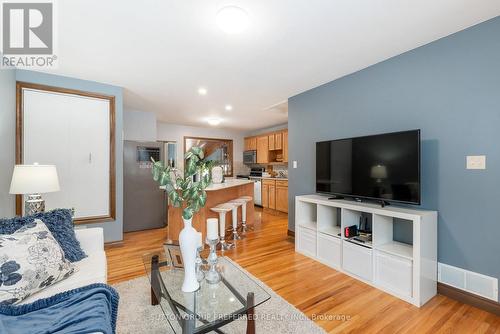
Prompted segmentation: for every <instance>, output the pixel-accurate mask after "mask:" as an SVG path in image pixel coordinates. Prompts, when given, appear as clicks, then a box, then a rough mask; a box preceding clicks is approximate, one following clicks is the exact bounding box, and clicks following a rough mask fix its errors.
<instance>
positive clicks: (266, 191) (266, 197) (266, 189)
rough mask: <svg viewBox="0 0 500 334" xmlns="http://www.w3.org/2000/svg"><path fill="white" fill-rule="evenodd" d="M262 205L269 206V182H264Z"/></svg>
mask: <svg viewBox="0 0 500 334" xmlns="http://www.w3.org/2000/svg"><path fill="white" fill-rule="evenodd" d="M262 207H263V208H269V184H266V183H264V182H263V183H262Z"/></svg>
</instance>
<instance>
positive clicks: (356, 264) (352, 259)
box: [342, 240, 373, 281]
mask: <svg viewBox="0 0 500 334" xmlns="http://www.w3.org/2000/svg"><path fill="white" fill-rule="evenodd" d="M372 252H373V251H372V250H371V249H369V248H366V247H363V246H358V245H355V244H353V243H351V242H349V241H345V240H344V241H342V267H343V268H344V270H346V271H348V272H350V273H352V274H354V275H356V276H358V277H360V278H362V279H365V280H367V281H371V280H372V277H373V259H372Z"/></svg>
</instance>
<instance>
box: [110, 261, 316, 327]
mask: <svg viewBox="0 0 500 334" xmlns="http://www.w3.org/2000/svg"><path fill="white" fill-rule="evenodd" d="M233 263H234V262H233ZM234 264H235V265H236V266H237V267H239V268H240V269H241V270H243V271H245V273H246V274H247V275H249V276H250V277H252V278H253V279H254V280H255V281H256V282H258V284H259V285H260V286H261V287H262V288H263V289H264V290H265V291H266V292H267V293H269V295H270V296H271V299H269V300H268V301H267V302H265V303H264V304H261V305H259V306H257V307H256V308H255V314H256V316H257V319H258V320H257V321H256V332H257V333H262V334H264V333H266V334H267V333H272V334H281V333H283V334H288V333H308V334H309V333H311V334H316V333H318V334H319V333H325V331H324V330H323V329H322V328H321V327H319V326H318V325H316V324H315V323H314V322H313V321H311V320H309V319H308V318H307V317H306V316H305V315H304V314H303V313H302V312H300V311H299V310H298V309H296V308H295V307H294V306H293V305H291V304H290V303H288V302H287V301H286V300H284V299H283V298H281V297H280V296H278V295H277V294H276V293H275V292H274V291H273V290H272V289H271V288H269V287H268V286H267V285H265V284H264V283H263V282H262V281H260V280H258V279H257V278H255V277H254V276H253V275H251V274H249V273H248V272H247V271H246V270H245V269H243V268H241V266H239V265H238V264H236V263H234ZM113 287H115V288H116V289H117V290H118V293H119V294H120V304H119V310H118V322H117V332H118V334H129V333H130V334H132V333H134V334H137V333H151V334H156V333H158V334H160V333H161V334H165V333H173V332H172V330H171V328H170V326H169V325H168V322H167V320H166V319H165V317H164V315H163V313H162V310H161V307H160V306H152V305H151V295H150V285H149V281H148V278H147V277H146V276H143V277H139V278H136V279H133V280H130V281H126V282H122V283H119V284H116V285H114V286H113ZM221 330H222V331H224V332H225V333H230V334H233V333H238V334H239V333H246V321H245V320H244V319H241V320H236V321H234V322H232V323H230V324H228V325H226V326H224V327H222V328H221Z"/></svg>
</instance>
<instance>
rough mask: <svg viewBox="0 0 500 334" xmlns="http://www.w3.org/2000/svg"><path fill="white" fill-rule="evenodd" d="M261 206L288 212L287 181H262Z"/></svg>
mask: <svg viewBox="0 0 500 334" xmlns="http://www.w3.org/2000/svg"><path fill="white" fill-rule="evenodd" d="M262 206H263V207H264V208H268V209H273V210H277V211H281V212H288V180H275V179H264V180H262Z"/></svg>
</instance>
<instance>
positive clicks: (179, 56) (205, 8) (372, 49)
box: [53, 0, 500, 130]
mask: <svg viewBox="0 0 500 334" xmlns="http://www.w3.org/2000/svg"><path fill="white" fill-rule="evenodd" d="M229 4H231V5H237V6H240V7H242V8H244V9H245V10H247V11H248V13H249V14H250V15H251V20H252V24H251V26H250V28H249V29H248V30H247V31H246V32H245V33H243V34H240V35H226V34H225V33H223V32H222V31H220V30H219V28H218V27H217V25H216V23H215V14H216V12H217V11H218V9H220V8H221V7H223V6H225V5H229ZM58 12H59V14H58V16H59V28H58V32H59V43H58V45H59V50H58V54H59V69H58V70H56V71H53V72H55V73H58V74H63V75H68V76H73V77H78V78H82V79H89V80H95V81H100V82H105V83H110V84H114V85H118V86H122V87H124V88H125V107H126V108H128V109H133V110H141V111H151V112H155V113H156V115H157V118H158V119H159V120H161V121H166V122H170V123H179V124H187V125H205V126H206V118H209V117H215V116H216V117H221V118H223V123H222V124H220V125H219V127H227V128H234V129H247V130H250V129H258V128H262V127H267V126H271V125H275V124H280V123H284V122H286V120H287V113H286V108H282V107H277V108H276V107H272V106H274V105H276V104H279V103H281V102H283V101H286V99H287V98H288V97H290V96H293V95H295V94H297V93H300V92H303V91H305V90H308V89H310V88H313V87H316V86H318V85H321V84H323V83H326V82H329V81H331V80H334V79H336V78H339V77H341V76H344V75H346V74H349V73H352V72H355V71H357V70H360V69H362V68H365V67H367V66H369V65H372V64H374V63H377V62H380V61H382V60H384V59H387V58H390V57H392V56H395V55H398V54H401V53H403V52H405V51H408V50H411V49H414V48H416V47H418V46H420V45H423V44H426V43H429V42H431V41H433V40H436V39H438V38H441V37H444V36H447V35H449V34H452V33H454V32H457V31H459V30H462V29H464V28H466V27H469V26H472V25H475V24H477V23H480V22H482V21H485V20H487V19H490V18H493V17H495V16H497V15H499V14H500V1H498V0H440V1H436V0H411V1H410V0H261V1H256V0H252V1H250V0H234V1H211V0H198V1H195V0H142V1H132V0H127V1H124V0H120V1H118V0H106V1H103V0H64V1H58ZM200 86H203V87H206V88H207V89H208V94H207V95H206V96H199V95H198V94H197V89H198V87H200ZM227 103H230V104H231V105H233V107H234V109H233V110H232V111H230V112H228V111H225V110H224V105H225V104H227Z"/></svg>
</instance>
